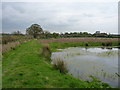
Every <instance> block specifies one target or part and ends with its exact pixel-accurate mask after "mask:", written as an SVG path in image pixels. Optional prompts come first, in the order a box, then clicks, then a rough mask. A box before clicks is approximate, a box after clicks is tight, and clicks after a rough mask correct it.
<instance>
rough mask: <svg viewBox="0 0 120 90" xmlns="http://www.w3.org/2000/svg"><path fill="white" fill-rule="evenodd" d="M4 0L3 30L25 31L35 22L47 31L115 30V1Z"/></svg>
mask: <svg viewBox="0 0 120 90" xmlns="http://www.w3.org/2000/svg"><path fill="white" fill-rule="evenodd" d="M7 1H9V0H7ZM7 1H6V2H2V30H3V32H13V31H17V30H20V31H21V32H22V33H25V29H26V28H27V27H29V26H30V25H31V24H34V23H36V24H39V25H41V27H42V28H43V29H44V30H48V31H50V32H90V33H94V32H95V31H96V30H99V31H101V32H106V33H118V2H112V0H110V2H95V1H93V2H78V1H76V0H70V2H69V0H68V1H65V2H64V1H62V2H55V1H54V2H50V1H48V0H47V1H46V2H7ZM31 1H33V0H31ZM0 9H1V8H0ZM0 19H1V18H0ZM0 27H1V26H0Z"/></svg>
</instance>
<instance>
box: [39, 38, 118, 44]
mask: <svg viewBox="0 0 120 90" xmlns="http://www.w3.org/2000/svg"><path fill="white" fill-rule="evenodd" d="M118 40H119V39H118V38H92V37H91V38H90V37H89V38H88V37H84V38H58V39H40V40H39V41H40V43H66V42H118Z"/></svg>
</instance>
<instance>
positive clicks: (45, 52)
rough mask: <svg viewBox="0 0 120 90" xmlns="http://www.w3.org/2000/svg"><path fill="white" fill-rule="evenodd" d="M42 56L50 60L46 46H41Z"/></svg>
mask: <svg viewBox="0 0 120 90" xmlns="http://www.w3.org/2000/svg"><path fill="white" fill-rule="evenodd" d="M42 55H43V56H44V57H46V58H48V59H49V60H50V57H51V49H50V46H49V45H48V44H45V45H43V47H42Z"/></svg>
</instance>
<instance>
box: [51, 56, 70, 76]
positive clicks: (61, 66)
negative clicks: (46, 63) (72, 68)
mask: <svg viewBox="0 0 120 90" xmlns="http://www.w3.org/2000/svg"><path fill="white" fill-rule="evenodd" d="M55 61H56V63H55V64H53V67H54V68H55V69H57V70H59V71H60V73H64V74H65V73H67V72H68V69H67V65H66V63H65V62H64V61H63V60H62V59H60V58H57V59H56V60H55Z"/></svg>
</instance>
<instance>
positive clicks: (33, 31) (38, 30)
mask: <svg viewBox="0 0 120 90" xmlns="http://www.w3.org/2000/svg"><path fill="white" fill-rule="evenodd" d="M3 35H5V34H3ZM12 35H23V34H22V33H21V32H20V31H16V32H13V33H12ZM26 35H30V36H32V37H33V38H43V39H49V38H68V37H106V38H119V37H120V35H111V34H107V35H96V34H91V33H88V32H65V33H60V34H59V33H55V32H54V33H50V32H49V31H46V30H43V29H42V27H41V26H40V25H39V24H32V25H31V26H30V27H28V28H27V29H26Z"/></svg>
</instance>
